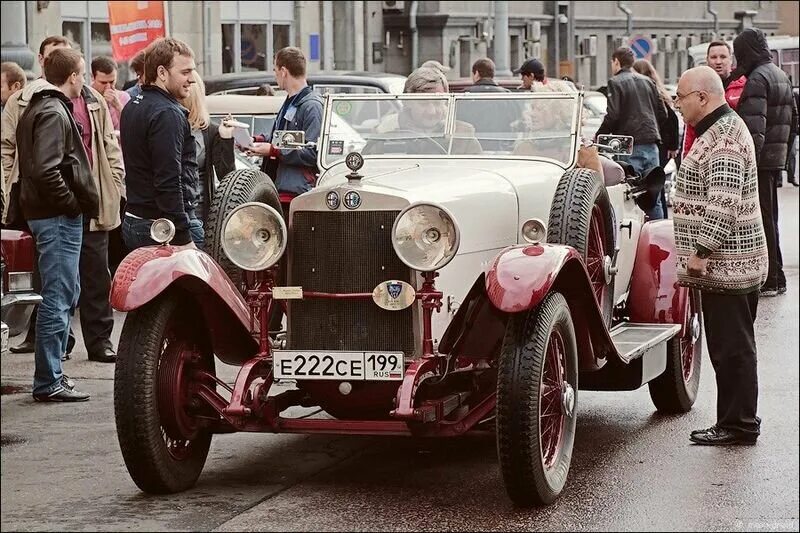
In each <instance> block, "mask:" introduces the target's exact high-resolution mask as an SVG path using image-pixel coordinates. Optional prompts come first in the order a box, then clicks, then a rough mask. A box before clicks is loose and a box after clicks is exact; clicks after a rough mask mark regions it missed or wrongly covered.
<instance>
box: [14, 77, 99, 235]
mask: <svg viewBox="0 0 800 533" xmlns="http://www.w3.org/2000/svg"><path fill="white" fill-rule="evenodd" d="M16 133H17V152H18V154H19V183H20V196H19V203H20V207H21V208H22V213H23V215H24V217H25V220H37V219H42V218H53V217H57V216H62V215H67V216H70V217H76V216H78V215H80V214H83V215H85V216H86V217H88V218H97V217H98V215H99V213H98V212H99V198H98V195H97V187H96V186H95V183H94V179H93V178H92V169H91V167H90V166H89V160H88V159H87V157H86V150H85V149H84V148H83V143H82V141H81V134H80V132H79V131H78V125H77V124H76V122H75V119H74V118H73V117H72V103H71V102H70V101H69V99H68V98H67V97H66V96H65V95H64V93H62V92H61V91H59V90H57V89H56V88H55V87H54V88H52V89H45V90H43V91H40V92H37V93H35V94H34V95H33V97H32V98H31V101H30V103H29V104H28V107H27V109H26V110H25V112H24V113H23V114H22V117H20V120H19V124H17V132H16Z"/></svg>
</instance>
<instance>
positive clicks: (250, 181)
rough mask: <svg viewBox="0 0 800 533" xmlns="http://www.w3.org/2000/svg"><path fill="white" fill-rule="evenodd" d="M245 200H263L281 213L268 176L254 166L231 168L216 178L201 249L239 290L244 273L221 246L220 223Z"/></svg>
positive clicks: (281, 210) (273, 187)
mask: <svg viewBox="0 0 800 533" xmlns="http://www.w3.org/2000/svg"><path fill="white" fill-rule="evenodd" d="M247 202H261V203H265V204H267V205H268V206H270V207H272V208H274V209H275V210H276V211H277V212H278V213H282V212H283V208H282V207H281V202H280V199H279V197H278V191H277V189H276V188H275V184H274V183H273V182H272V179H270V177H269V176H267V175H266V174H264V173H263V172H261V171H260V170H255V169H244V170H234V171H233V172H231V173H229V174H228V175H227V176H225V177H224V178H222V181H220V183H219V187H217V191H216V193H214V200H213V202H212V203H211V209H210V211H209V213H208V220H207V221H206V241H205V251H206V252H207V253H208V255H210V256H211V257H213V258H214V260H215V261H216V262H217V263H218V264H219V266H221V267H222V270H224V271H225V273H226V274H227V275H228V277H229V278H230V279H231V281H232V282H233V284H234V285H236V287H238V288H239V289H240V290H243V283H242V282H243V279H244V275H243V272H242V270H241V269H240V268H239V267H237V266H236V265H234V264H233V263H232V262H231V260H230V259H228V256H227V255H225V251H224V250H223V249H222V224H223V223H224V222H225V219H226V218H228V215H229V214H230V213H231V211H233V210H234V209H236V208H237V207H238V206H240V205H242V204H244V203H247Z"/></svg>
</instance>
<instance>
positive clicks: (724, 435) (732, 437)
mask: <svg viewBox="0 0 800 533" xmlns="http://www.w3.org/2000/svg"><path fill="white" fill-rule="evenodd" d="M757 439H758V437H756V436H752V435H746V436H745V435H737V434H735V433H733V432H731V431H728V430H727V429H724V428H721V427H718V426H711V427H710V428H708V429H706V430H703V431H700V432H698V433H694V432H692V434H691V435H690V436H689V440H691V441H692V442H694V443H695V444H701V445H703V446H736V445H743V446H752V445H753V444H755V443H756V440H757Z"/></svg>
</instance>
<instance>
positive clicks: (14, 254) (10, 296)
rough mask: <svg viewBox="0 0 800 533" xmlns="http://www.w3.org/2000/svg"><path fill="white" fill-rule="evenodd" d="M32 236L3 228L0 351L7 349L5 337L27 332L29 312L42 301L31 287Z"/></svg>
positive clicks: (0, 259) (1, 243)
mask: <svg viewBox="0 0 800 533" xmlns="http://www.w3.org/2000/svg"><path fill="white" fill-rule="evenodd" d="M34 248H35V244H34V242H33V237H32V236H31V234H30V233H28V232H27V231H17V230H11V229H5V228H4V229H3V232H2V241H0V272H1V273H2V285H0V320H1V321H2V332H1V333H2V347H1V348H0V350H2V353H5V351H6V350H7V349H8V338H9V337H14V336H16V335H19V334H20V333H23V332H24V331H27V329H28V322H29V321H30V318H31V312H32V311H33V308H34V306H35V305H36V304H38V303H39V302H41V301H42V297H41V296H39V294H37V293H36V292H35V291H34V290H33V267H34V265H33V262H34V254H33V252H34Z"/></svg>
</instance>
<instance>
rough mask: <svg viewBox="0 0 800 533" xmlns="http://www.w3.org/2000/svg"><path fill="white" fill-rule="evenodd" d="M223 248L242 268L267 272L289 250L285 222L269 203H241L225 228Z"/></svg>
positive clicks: (226, 221) (232, 213)
mask: <svg viewBox="0 0 800 533" xmlns="http://www.w3.org/2000/svg"><path fill="white" fill-rule="evenodd" d="M222 249H223V250H224V251H225V255H227V256H228V259H230V260H231V262H233V264H234V265H236V266H238V267H239V268H241V269H244V270H252V271H257V270H264V269H267V268H269V267H271V266H272V265H274V264H275V263H277V262H278V260H279V259H280V258H281V256H282V255H283V251H284V250H285V249H286V223H285V222H284V221H283V217H282V216H281V214H280V213H278V212H277V211H275V209H273V208H272V207H270V206H268V205H267V204H262V203H259V202H249V203H246V204H242V205H240V206H239V207H237V208H236V209H234V210H233V211H231V214H230V215H228V218H227V219H225V222H224V223H223V225H222Z"/></svg>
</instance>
